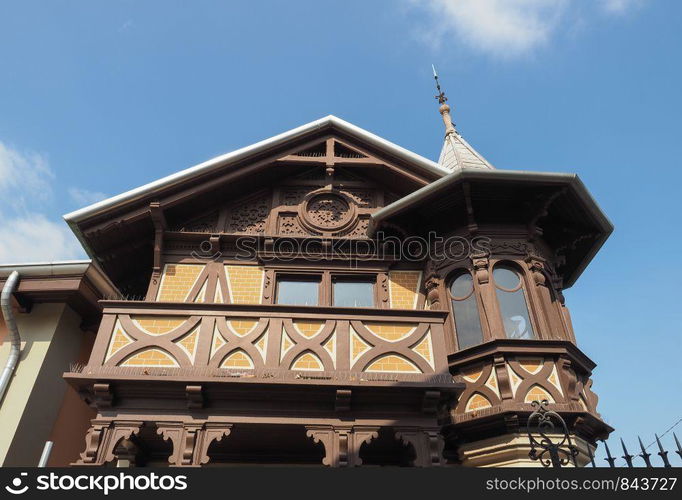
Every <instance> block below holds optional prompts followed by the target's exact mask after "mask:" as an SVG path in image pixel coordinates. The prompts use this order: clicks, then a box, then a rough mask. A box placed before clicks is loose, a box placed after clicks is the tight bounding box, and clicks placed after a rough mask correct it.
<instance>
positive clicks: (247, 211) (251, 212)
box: [223, 192, 272, 234]
mask: <svg viewBox="0 0 682 500" xmlns="http://www.w3.org/2000/svg"><path fill="white" fill-rule="evenodd" d="M271 198H272V197H271V194H270V193H269V192H265V193H260V194H257V195H255V196H251V197H249V198H247V199H241V200H239V201H238V202H236V203H234V204H232V205H231V206H229V207H228V208H227V212H226V216H225V227H224V230H223V232H225V233H249V234H258V233H264V232H265V224H266V221H267V219H268V215H270V203H271Z"/></svg>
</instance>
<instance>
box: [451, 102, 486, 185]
mask: <svg viewBox="0 0 682 500" xmlns="http://www.w3.org/2000/svg"><path fill="white" fill-rule="evenodd" d="M446 106H447V105H446ZM438 164H439V165H440V166H441V167H443V168H445V169H447V170H449V171H450V172H454V171H456V170H458V169H460V168H487V169H494V168H495V167H493V166H492V165H491V164H490V163H488V161H487V160H486V159H485V158H483V156H482V155H481V154H480V153H479V152H478V151H476V150H475V149H474V148H473V147H471V145H470V144H469V143H468V142H467V141H465V140H464V138H463V137H462V136H461V135H459V134H458V133H457V131H456V130H454V131H453V132H451V133H448V134H446V135H445V141H444V142H443V149H441V151H440V158H438Z"/></svg>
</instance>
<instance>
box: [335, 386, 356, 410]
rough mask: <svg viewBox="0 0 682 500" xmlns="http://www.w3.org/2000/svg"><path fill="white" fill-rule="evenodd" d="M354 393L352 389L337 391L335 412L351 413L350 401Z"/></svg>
mask: <svg viewBox="0 0 682 500" xmlns="http://www.w3.org/2000/svg"><path fill="white" fill-rule="evenodd" d="M351 395H352V392H351V390H350V389H336V399H335V401H334V411H337V412H346V411H350V401H351Z"/></svg>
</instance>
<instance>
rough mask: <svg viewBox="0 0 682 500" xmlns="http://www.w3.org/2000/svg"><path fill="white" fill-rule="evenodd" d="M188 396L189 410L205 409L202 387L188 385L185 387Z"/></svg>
mask: <svg viewBox="0 0 682 500" xmlns="http://www.w3.org/2000/svg"><path fill="white" fill-rule="evenodd" d="M185 392H186V394H187V408H188V409H190V410H194V409H198V408H203V407H204V394H203V391H202V387H201V385H198V384H197V385H192V384H188V385H187V386H186V387H185Z"/></svg>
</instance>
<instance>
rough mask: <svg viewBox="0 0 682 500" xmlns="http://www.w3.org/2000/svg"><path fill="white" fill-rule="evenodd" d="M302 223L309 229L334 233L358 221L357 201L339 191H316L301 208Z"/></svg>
mask: <svg viewBox="0 0 682 500" xmlns="http://www.w3.org/2000/svg"><path fill="white" fill-rule="evenodd" d="M299 217H300V220H301V224H302V225H303V226H304V227H305V228H306V229H308V230H310V231H313V232H320V233H322V234H326V235H329V234H334V233H339V232H342V231H344V230H347V229H349V228H350V227H351V226H352V225H353V224H355V223H357V217H356V209H355V203H354V202H353V201H352V200H351V199H350V198H348V197H347V196H345V195H344V194H342V193H340V192H338V191H333V190H332V191H330V190H324V191H315V192H313V193H310V194H309V195H308V196H306V198H305V200H304V201H303V203H302V204H301V206H300V208H299Z"/></svg>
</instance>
